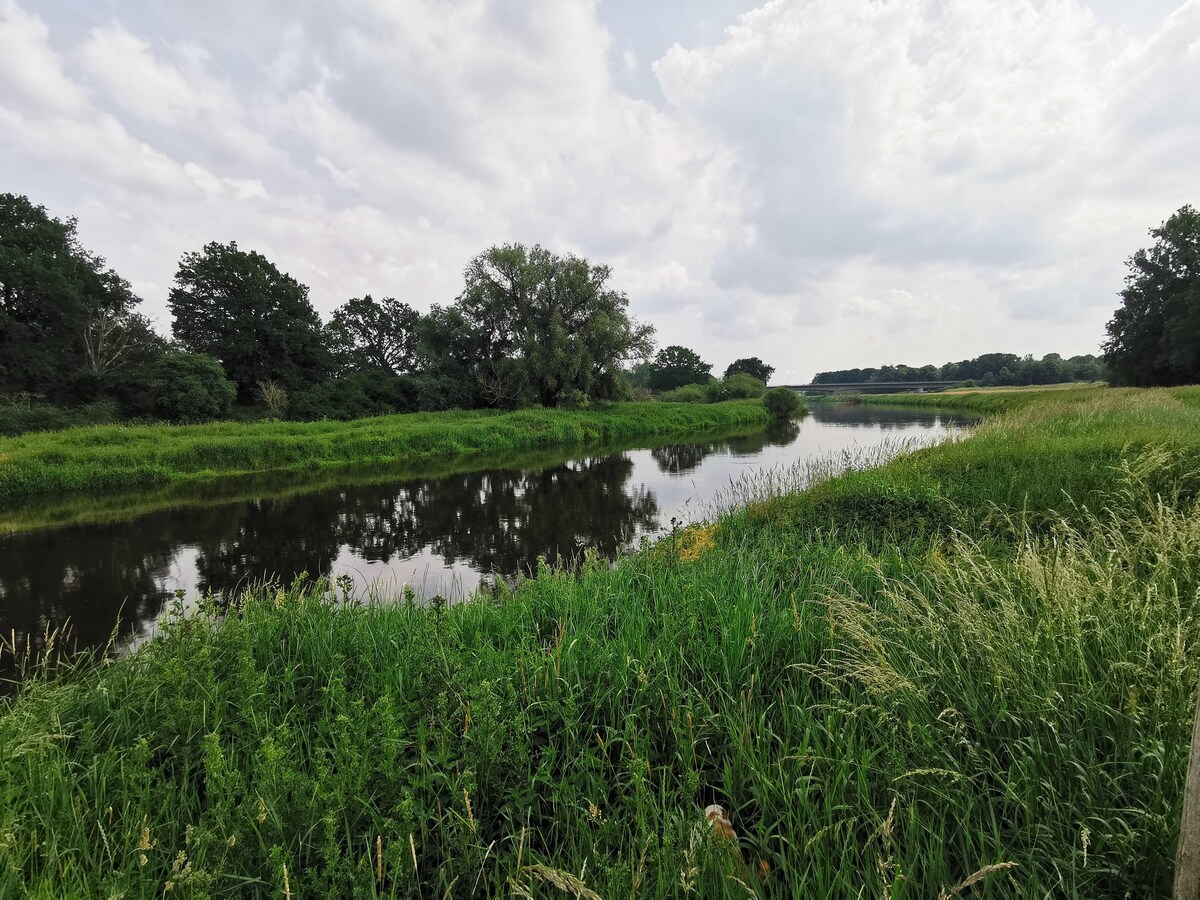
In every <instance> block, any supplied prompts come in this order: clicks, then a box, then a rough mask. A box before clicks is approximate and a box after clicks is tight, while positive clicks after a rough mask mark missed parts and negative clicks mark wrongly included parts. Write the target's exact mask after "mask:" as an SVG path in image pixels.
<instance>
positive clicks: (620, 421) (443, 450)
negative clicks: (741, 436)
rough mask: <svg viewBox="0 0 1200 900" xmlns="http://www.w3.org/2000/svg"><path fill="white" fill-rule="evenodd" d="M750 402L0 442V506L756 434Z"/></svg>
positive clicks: (116, 428) (80, 431) (153, 428)
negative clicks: (87, 493) (282, 475)
mask: <svg viewBox="0 0 1200 900" xmlns="http://www.w3.org/2000/svg"><path fill="white" fill-rule="evenodd" d="M769 420H770V417H769V415H768V414H767V412H766V410H765V409H764V408H763V406H762V404H761V403H759V402H757V401H734V402H729V403H720V404H713V405H706V406H700V405H692V404H668V403H620V404H613V405H611V406H605V407H598V408H595V409H586V410H552V409H545V410H525V411H522V412H516V413H495V412H486V411H479V410H474V411H466V412H445V413H417V414H412V415H401V416H381V417H378V418H373V419H359V420H356V421H352V422H310V423H297V422H256V423H235V422H220V423H215V424H211V425H136V426H121V425H109V426H95V427H89V428H71V429H67V430H65V431H56V432H45V433H38V434H30V435H24V436H22V437H16V438H5V439H0V500H4V499H7V498H12V497H20V496H29V495H34V494H39V495H41V494H50V493H60V492H63V491H79V490H97V489H113V488H132V487H145V486H149V485H160V484H168V483H175V482H184V481H203V480H207V479H211V478H217V477H223V476H229V475H242V474H246V473H249V472H263V471H276V470H288V469H316V468H321V467H326V466H343V465H348V464H352V463H384V462H386V463H390V462H397V461H407V462H418V461H421V460H429V459H439V458H445V457H449V456H464V455H468V454H475V453H497V452H507V451H525V450H534V449H539V448H545V447H575V446H589V445H595V444H600V443H605V442H609V441H622V440H626V441H627V440H631V439H634V438H654V437H660V436H667V435H683V434H688V435H691V434H695V433H697V432H702V431H705V430H707V429H718V428H729V427H732V426H738V425H762V426H766V424H767V423H768V422H769Z"/></svg>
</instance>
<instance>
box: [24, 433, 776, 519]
mask: <svg viewBox="0 0 1200 900" xmlns="http://www.w3.org/2000/svg"><path fill="white" fill-rule="evenodd" d="M768 424H770V423H768ZM760 433H764V432H763V426H762V425H761V424H760V423H757V422H756V423H754V424H750V425H745V424H738V425H731V426H715V427H712V428H704V429H702V430H700V431H695V432H687V433H686V434H684V435H678V434H676V435H671V434H666V435H663V434H659V435H655V436H652V437H644V436H643V437H631V438H628V439H624V440H620V441H604V442H601V443H597V444H590V445H587V446H586V447H580V446H571V445H566V446H552V447H537V448H533V449H526V450H516V451H511V450H510V451H499V452H479V453H466V454H463V455H457V456H450V457H445V458H443V457H423V458H420V459H416V460H399V461H396V462H382V463H347V464H346V465H339V466H325V467H321V468H319V469H316V470H312V469H307V468H305V469H298V468H293V469H276V470H270V471H266V472H251V473H246V474H242V475H228V476H221V477H218V478H214V479H211V480H209V481H204V482H200V481H195V480H184V481H174V482H168V483H166V484H161V485H147V486H144V487H139V488H133V489H117V490H108V491H98V492H97V491H92V492H88V491H78V492H70V493H65V494H60V495H44V494H43V495H36V494H35V495H29V496H24V497H18V498H14V499H10V500H9V501H8V502H6V503H3V504H0V536H4V535H7V534H19V533H26V532H31V531H40V530H43V529H54V528H63V527H70V526H76V525H96V524H108V523H112V522H121V521H128V520H131V519H135V518H138V517H140V516H143V515H147V514H151V513H154V512H158V511H160V510H164V509H176V508H179V507H181V506H186V507H188V508H189V509H191V508H195V509H203V508H208V507H214V506H223V505H226V504H231V503H240V502H246V501H250V500H265V499H271V500H276V499H282V498H286V497H294V496H298V495H301V494H306V493H310V492H312V491H321V490H328V489H330V488H335V487H358V486H362V485H370V484H379V483H383V482H396V481H407V480H416V479H427V478H444V477H448V476H452V475H458V474H462V473H464V472H474V471H478V470H480V469H498V470H503V471H513V470H530V469H541V468H545V467H546V466H553V465H559V464H561V463H563V462H566V461H567V460H570V459H573V458H575V457H577V456H579V455H580V454H581V453H585V452H586V453H605V454H608V453H622V452H625V451H629V450H639V449H651V450H652V449H654V448H656V447H662V446H667V445H669V444H672V443H675V442H678V441H679V440H680V438H681V437H684V438H687V439H689V440H690V439H691V438H693V437H695V438H696V439H697V440H700V441H706V442H707V441H721V440H726V439H731V438H736V437H741V436H745V435H753V434H760Z"/></svg>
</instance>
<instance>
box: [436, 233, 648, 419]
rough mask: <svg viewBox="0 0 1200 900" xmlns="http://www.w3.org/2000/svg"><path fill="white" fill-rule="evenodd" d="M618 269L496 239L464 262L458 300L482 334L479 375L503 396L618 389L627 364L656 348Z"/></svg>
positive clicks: (603, 393) (552, 399)
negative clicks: (616, 280) (619, 284)
mask: <svg viewBox="0 0 1200 900" xmlns="http://www.w3.org/2000/svg"><path fill="white" fill-rule="evenodd" d="M611 278H612V270H611V269H609V268H608V267H607V266H601V265H593V264H592V263H590V262H588V261H587V260H586V259H582V258H580V257H577V256H573V255H570V254H568V255H566V256H558V255H557V254H554V253H551V252H550V251H548V250H546V249H544V248H543V247H540V246H536V245H535V246H533V247H531V248H527V247H525V246H523V245H521V244H505V245H504V246H500V247H492V248H490V249H488V250H486V251H484V252H483V253H481V254H479V255H478V256H476V257H475V258H474V259H473V260H471V261H470V263H468V264H467V268H466V271H465V272H464V281H465V286H464V288H463V292H462V294H461V295H460V296H459V298H458V300H457V302H456V303H455V309H456V310H457V311H458V312H459V313H460V314H461V316H462V318H463V320H464V321H465V322H466V323H467V324H468V325H469V326H470V327H471V328H472V329H473V330H474V331H475V332H476V334H477V335H479V336H480V337H481V338H482V342H483V344H484V345H485V346H486V353H485V355H484V356H483V357H482V358H480V359H479V361H478V366H477V368H476V375H477V380H478V382H479V385H480V387H481V390H482V392H483V395H484V398H485V399H486V400H488V402H490V403H492V404H494V405H498V406H517V405H522V404H524V403H528V402H535V403H541V404H542V405H544V406H557V405H558V404H559V403H561V402H562V401H563V400H564V399H566V398H568V397H569V398H571V400H572V402H578V400H579V399H580V398H582V399H586V400H608V399H614V398H616V397H617V396H618V395H619V394H620V393H621V392H622V389H627V382H625V381H624V379H623V378H622V377H621V373H622V364H623V363H625V362H626V361H628V360H630V359H634V358H637V357H642V356H645V355H647V354H648V353H649V351H650V347H651V344H650V341H651V338H652V336H653V332H654V330H653V328H651V327H650V326H647V325H639V324H638V323H637V322H636V321H634V320H633V319H631V318H630V317H629V315H628V312H627V307H628V306H629V300H628V298H626V296H625V295H624V294H623V293H621V292H620V291H616V290H614V289H613V288H612V287H611V286H610V284H609V282H610V280H611Z"/></svg>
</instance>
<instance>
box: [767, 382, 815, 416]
mask: <svg viewBox="0 0 1200 900" xmlns="http://www.w3.org/2000/svg"><path fill="white" fill-rule="evenodd" d="M763 406H765V407H766V408H767V412H769V413H770V414H771V415H772V416H774V417H775V418H776V419H791V418H794V417H795V416H799V415H804V414H805V413H807V412H808V407H807V406H805V405H804V401H803V400H801V399H800V395H799V394H797V393H796V392H795V391H793V390H792V389H791V388H785V387H777V388H774V389H773V390H770V391H767V393H766V396H764V397H763Z"/></svg>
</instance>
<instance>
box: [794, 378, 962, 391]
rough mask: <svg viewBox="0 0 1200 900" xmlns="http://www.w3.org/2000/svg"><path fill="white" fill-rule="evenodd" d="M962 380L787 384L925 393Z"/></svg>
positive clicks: (819, 388)
mask: <svg viewBox="0 0 1200 900" xmlns="http://www.w3.org/2000/svg"><path fill="white" fill-rule="evenodd" d="M961 383H962V382H961V381H858V382H849V383H843V384H785V385H782V387H786V388H791V389H792V390H793V391H800V392H801V393H805V394H836V393H838V392H839V391H858V392H859V393H861V394H923V393H927V392H929V391H944V390H945V389H946V388H952V387H955V386H957V385H959V384H961Z"/></svg>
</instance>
